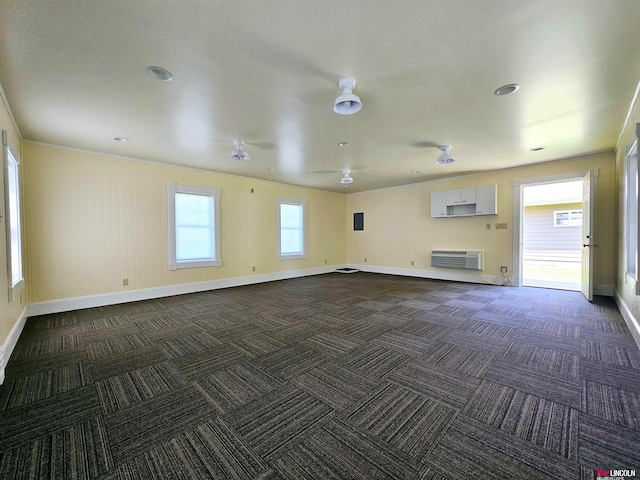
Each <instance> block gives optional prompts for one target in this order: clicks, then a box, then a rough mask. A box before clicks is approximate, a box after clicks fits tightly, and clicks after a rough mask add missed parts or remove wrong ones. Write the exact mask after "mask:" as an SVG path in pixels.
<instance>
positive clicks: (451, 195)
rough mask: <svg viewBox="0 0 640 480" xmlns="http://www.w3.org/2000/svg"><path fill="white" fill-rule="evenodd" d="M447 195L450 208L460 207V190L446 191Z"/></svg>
mask: <svg viewBox="0 0 640 480" xmlns="http://www.w3.org/2000/svg"><path fill="white" fill-rule="evenodd" d="M445 193H446V194H447V205H449V206H450V207H452V206H454V205H460V190H459V189H456V190H446V191H445Z"/></svg>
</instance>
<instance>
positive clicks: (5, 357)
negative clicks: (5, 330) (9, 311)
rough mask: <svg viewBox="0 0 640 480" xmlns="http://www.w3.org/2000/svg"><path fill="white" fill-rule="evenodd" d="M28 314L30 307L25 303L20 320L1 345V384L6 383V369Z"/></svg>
mask: <svg viewBox="0 0 640 480" xmlns="http://www.w3.org/2000/svg"><path fill="white" fill-rule="evenodd" d="M28 316H29V307H28V306H26V305H25V307H24V309H23V310H22V313H21V314H20V316H19V317H18V321H17V322H16V323H15V324H14V325H13V328H12V329H11V331H10V332H9V336H8V337H7V339H6V340H5V341H4V343H3V344H2V345H0V385H2V384H3V383H4V369H5V368H7V364H8V363H9V358H10V357H11V354H12V353H13V349H14V348H16V344H17V343H18V338H20V334H21V333H22V329H23V328H24V324H25V323H26V322H27V317H28Z"/></svg>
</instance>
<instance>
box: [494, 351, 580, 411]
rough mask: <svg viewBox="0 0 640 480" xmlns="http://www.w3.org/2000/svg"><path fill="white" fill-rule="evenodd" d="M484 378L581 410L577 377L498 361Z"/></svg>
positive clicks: (501, 360)
mask: <svg viewBox="0 0 640 480" xmlns="http://www.w3.org/2000/svg"><path fill="white" fill-rule="evenodd" d="M484 378H485V379H486V380H491V381H493V382H495V383H499V384H501V385H506V386H509V387H512V388H515V389H518V390H521V391H522V392H524V393H530V394H532V395H537V396H540V397H543V398H546V399H549V400H553V401H556V402H558V403H561V404H563V405H567V406H569V407H573V408H576V409H579V408H580V404H581V401H580V399H581V388H580V386H581V385H580V381H579V379H578V378H576V377H572V376H569V375H566V374H564V375H563V374H559V373H556V372H548V371H545V370H540V369H538V368H536V367H535V366H534V367H531V366H528V365H522V364H515V363H514V362H512V361H508V360H504V359H497V360H495V361H494V362H493V364H492V365H491V367H490V368H489V370H488V371H487V373H486V374H485V376H484Z"/></svg>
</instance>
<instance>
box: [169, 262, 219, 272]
mask: <svg viewBox="0 0 640 480" xmlns="http://www.w3.org/2000/svg"><path fill="white" fill-rule="evenodd" d="M220 266H222V260H193V261H189V262H169V270H182V269H185V268H200V267H220Z"/></svg>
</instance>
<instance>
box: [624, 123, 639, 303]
mask: <svg viewBox="0 0 640 480" xmlns="http://www.w3.org/2000/svg"><path fill="white" fill-rule="evenodd" d="M639 125H640V124H638V125H636V130H639V131H638V132H637V133H638V135H640V128H639ZM626 160H627V165H626V172H625V173H626V179H625V180H626V181H625V196H624V207H625V215H624V224H625V225H624V226H625V229H624V234H625V273H626V276H627V277H630V278H632V279H634V280H637V279H638V241H639V240H640V238H639V237H640V234H639V231H638V227H639V225H638V211H639V210H640V208H639V206H638V200H639V192H638V187H639V184H638V166H639V165H638V138H637V137H636V140H635V141H634V142H633V144H632V145H631V146H630V147H629V148H628V149H627V155H626ZM639 283H640V282H639ZM639 290H640V285H638V283H636V294H638V293H640V291H639Z"/></svg>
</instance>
